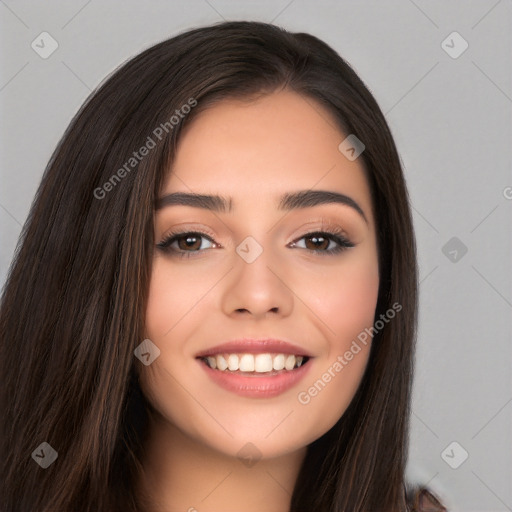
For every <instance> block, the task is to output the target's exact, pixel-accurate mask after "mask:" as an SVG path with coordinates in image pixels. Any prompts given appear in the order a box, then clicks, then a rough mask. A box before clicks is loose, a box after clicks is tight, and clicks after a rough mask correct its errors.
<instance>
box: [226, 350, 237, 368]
mask: <svg viewBox="0 0 512 512" xmlns="http://www.w3.org/2000/svg"><path fill="white" fill-rule="evenodd" d="M228 368H229V371H230V372H236V371H237V370H238V356H237V355H236V354H229V356H228Z"/></svg>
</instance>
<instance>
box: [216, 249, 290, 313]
mask: <svg viewBox="0 0 512 512" xmlns="http://www.w3.org/2000/svg"><path fill="white" fill-rule="evenodd" d="M240 254H242V256H239V254H237V255H236V256H235V259H234V268H233V270H232V271H231V272H229V274H228V276H227V280H226V283H227V284H226V285H225V288H224V290H223V294H222V309H223V311H224V313H225V314H226V315H228V316H238V315H240V314H241V313H244V314H245V315H250V316H251V317H252V318H254V319H260V318H265V317H266V316H267V313H274V314H277V315H280V316H281V317H285V316H288V315H290V314H291V312H292V310H293V304H294V294H293V292H292V286H291V283H290V282H289V281H290V276H289V272H288V273H287V272H286V270H285V269H284V268H283V266H282V265H280V264H279V262H278V261H277V260H276V258H275V257H274V256H273V253H272V251H271V250H267V249H264V250H263V251H262V252H261V254H259V256H257V258H256V259H254V260H253V261H251V259H250V258H249V259H244V257H243V253H242V252H241V253H240ZM287 281H288V282H287Z"/></svg>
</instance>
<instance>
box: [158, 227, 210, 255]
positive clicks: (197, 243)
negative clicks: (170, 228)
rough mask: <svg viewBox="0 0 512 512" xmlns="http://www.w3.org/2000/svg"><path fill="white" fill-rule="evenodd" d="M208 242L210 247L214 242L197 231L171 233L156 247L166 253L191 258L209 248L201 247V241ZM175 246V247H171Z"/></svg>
mask: <svg viewBox="0 0 512 512" xmlns="http://www.w3.org/2000/svg"><path fill="white" fill-rule="evenodd" d="M203 239H205V240H208V241H209V242H211V244H212V246H211V247H213V246H216V244H215V242H214V241H213V240H212V239H211V238H210V237H209V236H208V235H207V234H206V233H201V232H197V231H187V232H183V233H171V234H170V235H169V236H168V237H167V238H165V239H164V240H162V241H161V242H160V243H158V244H157V247H158V248H159V249H161V250H162V251H164V252H166V253H171V254H173V253H174V254H176V255H178V256H185V257H188V256H191V255H192V254H193V253H200V252H202V251H204V250H206V249H209V248H211V247H201V246H202V240H203ZM174 244H176V245H177V247H173V245H174Z"/></svg>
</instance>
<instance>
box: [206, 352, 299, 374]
mask: <svg viewBox="0 0 512 512" xmlns="http://www.w3.org/2000/svg"><path fill="white" fill-rule="evenodd" d="M308 359H309V358H308V357H304V356H298V355H293V354H269V353H264V354H216V355H211V356H208V357H204V358H202V360H203V361H204V362H205V363H206V364H207V365H208V366H209V367H210V368H212V369H213V370H220V371H225V372H239V373H240V372H242V373H270V372H275V371H280V370H287V371H291V370H293V369H294V368H300V366H301V365H302V364H305V363H306V362H307V361H308Z"/></svg>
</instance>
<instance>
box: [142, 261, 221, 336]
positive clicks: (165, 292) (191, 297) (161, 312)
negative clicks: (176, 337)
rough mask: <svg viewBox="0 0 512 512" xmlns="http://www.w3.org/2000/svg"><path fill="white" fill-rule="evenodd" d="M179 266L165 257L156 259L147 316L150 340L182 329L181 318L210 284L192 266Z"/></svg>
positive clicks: (146, 322)
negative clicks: (200, 277) (201, 278)
mask: <svg viewBox="0 0 512 512" xmlns="http://www.w3.org/2000/svg"><path fill="white" fill-rule="evenodd" d="M177 268H178V269H179V270H178V269H177ZM177 268H174V269H173V268H172V266H171V265H169V263H168V262H166V261H165V260H164V259H163V258H156V259H155V260H154V262H153V268H152V273H151V280H150V284H149V292H148V302H147V306H146V317H145V335H146V337H147V338H149V339H155V340H158V339H162V338H164V339H167V338H169V337H172V335H173V334H172V333H170V332H169V331H170V330H171V329H172V330H173V333H174V332H175V331H176V330H179V328H180V327H181V325H179V324H177V322H178V321H179V319H181V318H183V317H185V316H186V314H187V312H189V311H190V310H191V309H192V308H194V305H197V303H198V301H199V300H200V298H201V296H202V295H204V293H205V292H206V291H207V289H208V287H209V286H211V284H210V283H209V281H208V280H207V279H205V280H204V281H203V280H198V279H197V273H194V272H193V271H191V270H190V268H189V269H187V268H186V267H185V266H179V267H177ZM185 323H186V322H185Z"/></svg>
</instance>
